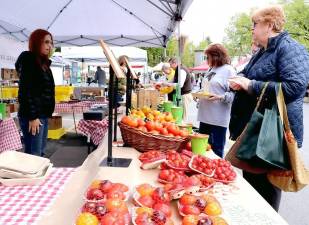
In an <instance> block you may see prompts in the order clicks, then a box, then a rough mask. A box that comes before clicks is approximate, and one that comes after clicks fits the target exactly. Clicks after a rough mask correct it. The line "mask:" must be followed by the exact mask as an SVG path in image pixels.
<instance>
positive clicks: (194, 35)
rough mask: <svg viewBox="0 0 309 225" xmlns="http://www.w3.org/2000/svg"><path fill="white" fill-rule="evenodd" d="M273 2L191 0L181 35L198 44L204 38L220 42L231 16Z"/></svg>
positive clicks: (263, 0) (270, 0)
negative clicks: (207, 37) (208, 37)
mask: <svg viewBox="0 0 309 225" xmlns="http://www.w3.org/2000/svg"><path fill="white" fill-rule="evenodd" d="M273 2H276V1H275V0H193V2H192V4H191V6H190V8H189V9H188V11H187V13H186V15H185V18H184V21H183V22H182V24H181V28H180V29H181V33H182V34H185V35H188V36H189V39H190V40H192V41H194V43H198V42H199V41H201V40H202V39H203V37H205V36H210V38H211V40H212V41H213V42H222V39H223V37H224V36H225V34H224V30H225V28H226V27H227V26H228V24H229V21H230V19H231V17H232V16H233V15H235V14H236V13H240V12H250V9H251V8H253V7H261V6H265V5H268V4H271V3H273Z"/></svg>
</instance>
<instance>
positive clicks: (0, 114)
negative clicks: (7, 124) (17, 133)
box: [0, 103, 6, 120]
mask: <svg viewBox="0 0 309 225" xmlns="http://www.w3.org/2000/svg"><path fill="white" fill-rule="evenodd" d="M4 118H6V104H5V103H0V120H3V119H4Z"/></svg>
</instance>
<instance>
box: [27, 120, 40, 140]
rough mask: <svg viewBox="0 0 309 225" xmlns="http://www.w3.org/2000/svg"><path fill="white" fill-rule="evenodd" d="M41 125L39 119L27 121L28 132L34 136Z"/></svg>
mask: <svg viewBox="0 0 309 225" xmlns="http://www.w3.org/2000/svg"><path fill="white" fill-rule="evenodd" d="M41 125H42V123H41V121H40V120H39V119H35V120H31V121H29V132H31V134H32V135H33V136H34V135H36V134H37V133H39V132H40V126H41Z"/></svg>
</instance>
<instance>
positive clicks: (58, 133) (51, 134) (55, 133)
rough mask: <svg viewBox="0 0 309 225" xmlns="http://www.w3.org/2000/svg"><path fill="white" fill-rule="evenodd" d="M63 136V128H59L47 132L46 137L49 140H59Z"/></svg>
mask: <svg viewBox="0 0 309 225" xmlns="http://www.w3.org/2000/svg"><path fill="white" fill-rule="evenodd" d="M64 134H65V130H64V128H59V129H56V130H48V135H47V137H48V138H50V139H56V140H58V139H60V138H61V137H62V136H63V135H64Z"/></svg>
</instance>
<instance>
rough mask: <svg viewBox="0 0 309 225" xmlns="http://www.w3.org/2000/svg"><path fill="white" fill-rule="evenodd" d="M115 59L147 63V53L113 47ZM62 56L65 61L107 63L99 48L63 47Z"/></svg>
mask: <svg viewBox="0 0 309 225" xmlns="http://www.w3.org/2000/svg"><path fill="white" fill-rule="evenodd" d="M111 50H112V51H113V53H114V55H115V57H119V56H121V55H127V56H128V57H129V58H130V61H133V62H147V51H146V50H143V49H140V48H136V47H111ZM61 55H62V57H63V58H65V59H74V60H80V61H84V62H107V59H106V56H105V55H103V54H102V48H101V47H99V46H85V47H61Z"/></svg>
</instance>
